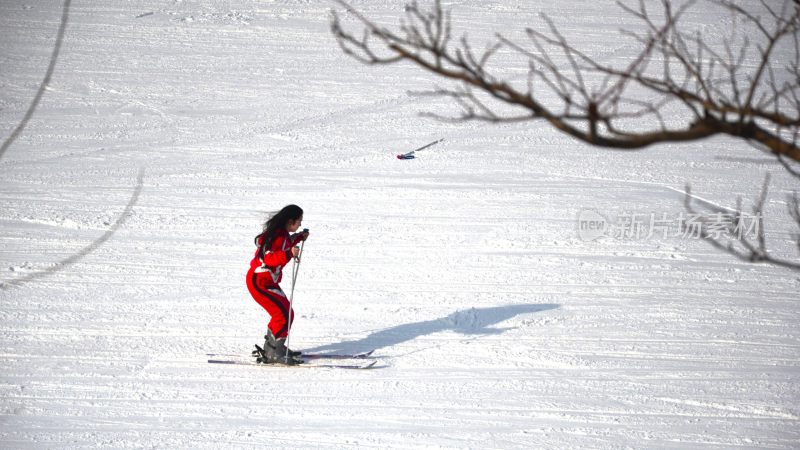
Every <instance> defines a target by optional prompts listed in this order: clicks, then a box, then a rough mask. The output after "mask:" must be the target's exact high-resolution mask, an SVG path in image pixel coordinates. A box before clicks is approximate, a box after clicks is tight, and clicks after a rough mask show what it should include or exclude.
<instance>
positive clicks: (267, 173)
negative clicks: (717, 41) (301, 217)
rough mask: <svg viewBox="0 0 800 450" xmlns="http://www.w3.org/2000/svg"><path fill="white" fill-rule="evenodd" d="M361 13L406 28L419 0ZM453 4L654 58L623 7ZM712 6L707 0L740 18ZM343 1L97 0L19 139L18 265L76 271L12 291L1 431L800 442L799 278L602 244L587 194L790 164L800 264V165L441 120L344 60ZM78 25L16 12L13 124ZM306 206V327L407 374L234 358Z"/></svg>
mask: <svg viewBox="0 0 800 450" xmlns="http://www.w3.org/2000/svg"><path fill="white" fill-rule="evenodd" d="M353 4H354V6H355V7H357V8H359V9H361V10H363V11H365V13H366V14H367V15H368V16H370V17H375V18H376V20H380V21H381V22H382V23H383V22H385V23H386V24H387V25H389V24H396V23H397V18H398V17H399V14H400V11H401V8H402V4H403V2H399V1H397V2H396V1H389V0H384V1H381V2H363V1H358V2H354V3H353ZM451 6H452V7H453V8H454V11H453V22H454V26H455V27H457V28H459V29H465V28H468V29H469V32H470V36H471V37H473V38H474V39H475V40H476V41H477V42H480V39H481V38H482V37H488V36H491V32H492V31H494V30H497V29H498V24H502V28H503V29H504V30H509V31H508V32H509V33H514V31H513V30H520V31H521V30H523V29H524V27H525V26H527V25H529V24H532V23H540V22H537V21H538V20H539V19H538V18H537V14H538V13H539V12H540V11H545V12H547V13H548V14H549V15H550V16H551V17H553V19H554V20H555V21H556V23H557V24H564V28H563V30H564V31H565V32H566V33H567V34H568V36H569V37H571V38H573V39H576V40H577V42H578V43H579V44H585V45H584V46H583V48H588V49H589V50H593V51H599V52H603V53H605V54H607V55H608V57H609V58H612V57H613V58H616V59H619V60H620V61H624V60H625V58H630V57H632V56H633V54H634V51H635V48H633V47H632V46H630V45H627V44H620V45H616V44H613V42H614V39H613V37H614V36H616V29H617V28H618V26H619V23H622V21H623V19H622V18H621V17H620V13H619V11H618V10H617V9H615V7H614V6H613V5H612V4H605V3H602V2H588V1H579V2H574V3H571V4H570V6H563V5H561V6H557V5H555V4H550V3H546V2H535V4H534V5H529V4H528V3H525V2H493V1H492V2H477V1H471V0H465V1H459V2H454V3H452V5H451ZM704 7H705V6H702V5H698V6H697V8H696V9H695V10H691V11H693V12H690V13H689V16H688V18H689V20H692V21H695V23H697V24H698V26H701V27H702V28H703V29H704V30H705V31H706V32H708V33H711V34H715V33H721V31H719V30H720V29H724V28H725V26H726V25H725V24H726V23H727V22H726V21H725V20H724V19H725V18H719V19H720V20H713V21H709V19H708V17H707V15H704V14H705V12H704V10H703V8H704ZM330 8H331V4H329V3H327V2H319V1H316V0H308V1H303V2H289V1H283V0H275V1H271V2H266V3H265V2H255V1H249V0H241V1H240V0H236V1H227V0H226V1H224V2H223V1H208V2H199V1H190V0H184V1H174V2H147V1H145V2H137V3H133V4H131V3H128V2H121V1H109V2H103V3H102V5H101V4H99V3H98V4H94V3H86V2H78V3H74V2H73V3H72V5H71V9H70V15H69V25H68V26H67V28H66V33H65V35H64V39H63V43H62V47H61V49H60V55H59V58H58V62H57V64H56V65H55V70H54V72H53V75H52V78H51V80H50V83H49V84H48V87H47V89H46V90H45V91H44V95H43V97H42V98H41V101H40V102H39V104H38V107H37V109H36V112H35V114H33V115H32V117H31V118H30V120H28V121H27V123H26V126H25V129H24V131H23V132H22V133H21V134H20V135H19V136H18V137H17V138H16V140H15V141H14V142H13V145H11V146H10V147H9V149H8V151H7V152H6V154H5V155H3V159H2V160H0V172H2V175H3V176H2V178H0V230H1V232H0V242H2V245H0V282H13V280H20V279H25V278H26V277H31V275H32V274H35V273H40V272H42V271H47V272H48V276H47V277H42V278H38V279H36V280H34V281H32V282H30V283H26V284H24V285H22V286H19V287H17V288H16V289H10V290H0V337H2V341H1V342H2V344H1V345H0V367H2V369H1V370H2V371H1V372H0V398H1V399H2V400H0V447H4V448H18V447H22V448H84V447H98V446H99V447H113V448H141V447H158V448H219V447H223V446H226V447H233V448H256V447H259V448H263V447H268V448H352V447H364V448H412V449H415V448H420V449H422V448H526V449H527V448H675V449H686V448H703V449H714V448H721V449H722V448H725V449H727V448H734V447H744V448H797V443H798V442H800V426H799V424H800V408H798V407H797V405H798V404H800V401H799V400H800V370H799V367H800V336H799V335H798V328H797V312H798V306H797V305H798V303H797V291H798V287H800V279H799V278H798V277H797V275H796V274H793V273H791V272H789V271H786V270H783V269H779V268H774V267H769V266H762V265H753V264H748V263H745V262H741V261H738V260H734V259H732V258H731V257H730V256H727V255H724V254H721V253H719V252H717V251H716V250H714V249H712V248H711V247H710V246H707V245H706V244H704V243H703V242H700V241H697V240H694V239H688V238H680V237H673V238H651V239H639V240H614V239H601V240H597V241H592V242H586V241H582V240H581V239H579V237H578V233H577V215H578V212H579V211H580V210H582V209H587V208H588V209H594V210H597V211H601V212H603V213H604V214H606V215H607V216H608V217H615V216H618V215H619V214H623V213H625V212H629V211H634V212H640V213H643V214H650V213H657V214H659V215H660V214H661V213H667V214H669V215H670V216H673V215H677V214H678V213H680V212H681V211H683V192H684V191H683V188H684V185H685V183H686V182H687V181H688V182H691V184H692V192H693V193H694V194H696V195H697V196H699V197H700V198H702V199H704V200H706V201H708V202H713V203H714V204H717V205H721V206H733V205H734V204H735V200H736V197H737V196H743V197H745V198H752V197H754V196H755V195H756V194H757V192H758V190H759V189H760V186H761V181H762V180H763V174H764V172H766V171H770V172H771V173H772V175H773V181H772V187H771V191H770V192H771V195H770V200H769V202H768V204H767V205H766V208H767V214H768V216H767V218H768V220H767V224H766V226H767V227H768V236H769V238H770V239H773V240H774V242H776V243H777V245H778V249H777V251H778V253H779V254H784V255H786V256H791V255H792V251H793V249H792V242H791V236H790V232H791V230H792V228H791V219H790V218H789V217H788V216H787V215H786V214H785V201H784V200H785V194H786V193H788V192H790V191H791V190H792V189H795V188H796V184H793V183H795V182H794V181H793V180H792V179H791V178H790V177H788V176H786V174H785V173H783V171H782V169H781V168H780V166H779V165H777V164H776V163H775V162H773V161H770V160H768V159H765V158H759V157H758V155H756V154H754V152H753V150H752V149H750V148H748V147H747V146H745V145H743V144H740V143H736V142H731V141H727V140H722V139H711V140H706V141H703V142H701V143H696V144H692V145H686V146H679V145H665V146H660V147H656V148H652V149H647V150H645V151H642V152H636V153H624V152H609V151H602V150H596V149H590V148H586V147H584V146H582V145H579V144H577V143H575V142H574V141H571V140H569V139H568V138H566V137H565V136H562V135H559V134H556V133H555V132H554V131H553V130H550V129H548V128H547V127H546V126H544V125H541V124H536V123H534V124H515V125H502V126H486V125H478V124H450V123H439V122H433V121H430V120H428V119H424V118H420V117H419V116H418V112H420V111H429V110H435V111H443V112H452V111H453V108H452V107H450V106H449V105H448V104H447V103H446V102H443V101H438V100H431V99H428V98H420V97H413V96H409V95H407V94H406V92H407V91H419V90H421V89H426V88H430V87H431V86H433V85H434V84H435V83H436V81H435V80H434V79H433V78H431V77H429V76H427V75H425V74H423V73H421V72H419V71H417V70H416V69H414V68H412V67H408V66H403V67H392V68H386V67H375V68H367V67H364V66H361V65H360V64H358V63H357V62H355V61H353V60H350V59H347V58H345V57H343V56H342V55H341V52H340V51H339V50H338V48H337V46H336V44H335V41H334V40H333V38H332V37H331V36H330V34H329V29H328V19H329V15H328V14H329V9H330ZM60 15H61V3H58V2H57V3H52V2H44V1H40V0H37V1H30V2H25V4H21V3H14V2H7V3H5V4H3V5H1V6H0V33H2V36H0V39H2V41H3V43H4V45H3V46H2V47H0V83H2V91H1V92H2V94H1V95H0V136H3V138H4V139H5V138H6V137H7V136H9V135H10V134H11V133H12V131H13V130H14V127H16V126H17V125H18V124H19V122H20V120H21V118H22V117H24V115H25V112H26V110H27V108H28V107H29V105H30V102H31V99H32V98H33V97H34V96H35V94H36V90H37V88H38V86H39V84H40V83H41V80H42V74H43V73H45V70H46V68H47V65H48V62H49V59H50V57H51V54H52V50H53V45H54V43H55V38H56V36H55V33H56V30H57V29H58V21H59V18H60ZM597 17H603V20H602V23H599V22H600V21H599V20H598V19H596V18H597ZM712 22H713V23H712ZM512 37H513V36H512ZM506 56H508V55H506ZM512 57H513V56H512ZM440 137H444V138H446V140H445V142H443V143H442V144H440V145H438V146H437V147H435V148H432V149H431V150H430V151H426V152H425V153H423V154H420V155H419V158H417V159H416V160H412V161H398V160H396V159H395V158H394V155H395V154H397V153H401V152H404V151H408V150H410V149H413V148H415V147H418V146H420V145H423V144H425V143H426V142H430V141H432V140H434V139H438V138H440ZM140 168H146V171H145V174H146V175H145V176H144V178H143V179H142V183H141V191H138V190H137V191H136V192H137V193H138V194H139V195H138V201H136V203H135V204H133V205H131V206H130V208H129V211H128V212H129V213H130V214H126V215H125V218H124V219H123V220H124V222H123V221H121V220H120V211H123V210H124V209H125V205H126V204H129V202H130V200H131V186H132V182H131V180H132V174H134V173H136V172H137V171H139V169H140ZM286 203H297V204H299V205H301V206H302V207H303V208H304V209H305V210H306V216H305V221H304V222H305V223H304V225H305V226H308V227H309V228H310V229H311V232H312V237H311V239H310V240H309V241H308V245H307V246H306V251H305V253H304V260H303V265H302V267H301V270H300V273H299V280H298V284H297V290H296V296H295V307H296V310H297V315H298V316H297V321H296V324H295V327H294V329H293V336H292V341H293V346H297V347H299V348H303V349H307V350H310V351H326V352H339V351H342V352H344V351H346V352H360V351H366V350H370V349H373V348H375V349H376V352H375V356H376V357H378V358H379V359H380V361H381V362H382V363H384V364H386V365H388V366H389V367H387V368H384V369H380V370H374V371H337V370H326V369H321V370H319V371H315V370H303V371H292V370H291V369H283V368H268V367H250V366H226V365H212V364H208V363H207V362H206V360H207V357H206V353H228V354H244V355H247V354H248V353H249V351H250V349H251V348H252V345H253V344H255V343H259V344H260V343H261V342H262V340H261V336H262V335H263V333H264V331H265V325H266V316H265V314H264V313H263V311H262V310H261V309H260V308H259V307H258V306H257V305H256V304H255V303H254V302H253V301H252V300H251V299H250V298H249V295H248V293H247V290H246V287H245V285H244V272H245V270H246V268H247V264H248V262H249V259H250V257H251V255H252V251H253V248H252V246H251V245H252V244H251V242H252V237H253V236H254V235H255V234H257V233H258V231H259V223H260V222H261V221H263V219H264V216H265V212H266V211H269V210H274V209H277V208H280V207H281V206H283V205H284V204H286ZM115 223H117V224H120V225H121V226H119V227H115V226H114V224H115ZM112 228H113V230H114V231H113V233H112V234H107V233H108V231H109V230H110V229H112ZM95 243H99V245H98V244H95ZM87 248H88V249H91V251H89V252H86V251H85V249H87ZM81 253H83V257H82V258H80V259H78V260H75V261H74V263H72V264H70V265H66V266H64V267H59V270H57V271H54V270H53V268H54V267H57V266H58V264H57V263H58V261H65V260H67V261H73V260H72V259H71V258H72V257H73V256H74V255H76V254H81ZM54 265H55V266H54ZM287 273H289V271H288V270H287ZM287 278H288V277H287ZM287 282H289V280H288V279H287V280H285V281H284V283H287Z"/></svg>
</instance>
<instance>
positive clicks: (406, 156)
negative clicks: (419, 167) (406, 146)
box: [397, 138, 444, 159]
mask: <svg viewBox="0 0 800 450" xmlns="http://www.w3.org/2000/svg"><path fill="white" fill-rule="evenodd" d="M443 140H444V138H441V139H439V140H437V141H433V142H431V143H430V144H425V145H423V146H422V147H420V148H416V149H414V150H411V151H410V152H408V153H403V154H400V155H397V159H414V153H416V152H420V151H422V150H425V149H426V148H428V147H431V146H434V145H436V144H438V143H439V142H442V141H443Z"/></svg>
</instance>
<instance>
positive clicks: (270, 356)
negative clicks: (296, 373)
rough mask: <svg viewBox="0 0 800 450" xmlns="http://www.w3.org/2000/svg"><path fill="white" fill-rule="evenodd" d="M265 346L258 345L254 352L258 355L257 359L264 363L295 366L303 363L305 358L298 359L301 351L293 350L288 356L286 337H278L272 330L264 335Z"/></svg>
mask: <svg viewBox="0 0 800 450" xmlns="http://www.w3.org/2000/svg"><path fill="white" fill-rule="evenodd" d="M264 339H265V340H264V348H263V349H262V348H260V347H259V346H256V351H255V352H253V354H254V355H255V356H256V358H257V361H258V362H260V363H264V364H285V365H287V366H294V365H297V364H301V363H302V362H303V360H301V359H297V354H299V353H300V352H291V351H289V354H288V356H287V351H286V338H281V339H276V338H275V336H273V335H272V332H269V333H267V335H266V336H264Z"/></svg>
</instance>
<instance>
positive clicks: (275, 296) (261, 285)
mask: <svg viewBox="0 0 800 450" xmlns="http://www.w3.org/2000/svg"><path fill="white" fill-rule="evenodd" d="M271 278H272V277H271V276H270V275H269V274H267V273H264V274H263V275H262V276H259V274H257V273H253V272H252V271H250V273H248V274H247V289H248V290H249V291H250V295H252V296H253V299H254V300H255V301H256V302H257V303H258V304H259V305H261V307H262V308H264V309H266V310H267V313H269V315H270V317H271V319H270V321H269V325H267V327H268V328H269V330H270V331H271V332H272V335H273V336H275V337H276V338H278V339H281V338H285V337H286V336H288V334H289V327H291V326H292V321H294V310H293V309H291V308H290V307H289V299H288V298H286V294H284V293H283V290H282V289H281V287H280V286H278V284H277V283H274V282H273V281H272V279H271Z"/></svg>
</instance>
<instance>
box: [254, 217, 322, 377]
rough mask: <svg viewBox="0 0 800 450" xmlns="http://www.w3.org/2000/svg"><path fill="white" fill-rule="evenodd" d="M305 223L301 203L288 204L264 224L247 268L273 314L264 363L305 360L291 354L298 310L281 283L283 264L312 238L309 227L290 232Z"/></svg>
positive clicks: (258, 299) (256, 297)
mask: <svg viewBox="0 0 800 450" xmlns="http://www.w3.org/2000/svg"><path fill="white" fill-rule="evenodd" d="M302 223H303V210H302V209H300V207H299V206H297V205H288V206H285V207H284V208H283V209H281V210H280V211H278V212H277V213H276V214H274V215H273V216H272V217H270V218H269V220H267V222H266V223H265V224H264V231H263V232H262V233H261V234H259V235H258V236H256V238H255V243H256V247H258V249H257V250H256V254H255V257H254V258H253V260H252V261H251V262H250V270H248V271H247V289H248V290H249V291H250V295H252V296H253V299H254V300H255V301H256V302H258V304H259V305H261V307H262V308H264V309H266V310H267V313H269V315H270V317H271V320H270V322H269V325H268V328H269V331H268V332H267V335H266V336H264V339H265V341H264V352H263V354H262V355H261V361H262V362H266V363H281V364H290V365H293V364H298V363H300V362H301V361H300V360H298V359H296V358H297V357H298V356H300V352H294V351H291V350H290V351H289V353H288V356H287V349H286V337H287V336H288V335H289V328H290V327H291V326H292V320H293V319H294V311H291V310H290V309H291V308H290V305H289V300H288V299H287V298H286V294H284V293H283V290H282V289H281V287H280V286H279V285H278V283H280V282H281V279H282V278H283V273H282V271H283V267H284V266H285V265H286V264H288V263H289V261H291V260H292V258H296V257H297V256H298V255H299V253H300V249H299V248H298V247H296V245H297V244H298V243H299V242H300V241H304V240H306V239H307V238H308V231H307V230H305V231H304V232H302V233H296V234H290V233H294V232H295V231H297V229H298V228H300V225H301V224H302Z"/></svg>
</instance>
